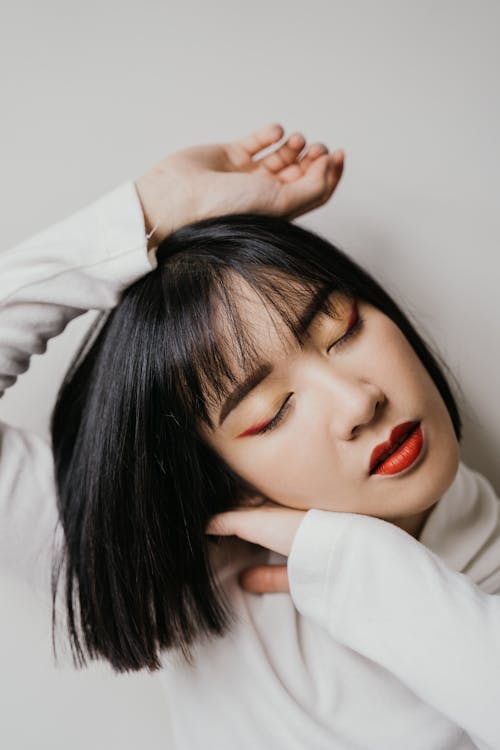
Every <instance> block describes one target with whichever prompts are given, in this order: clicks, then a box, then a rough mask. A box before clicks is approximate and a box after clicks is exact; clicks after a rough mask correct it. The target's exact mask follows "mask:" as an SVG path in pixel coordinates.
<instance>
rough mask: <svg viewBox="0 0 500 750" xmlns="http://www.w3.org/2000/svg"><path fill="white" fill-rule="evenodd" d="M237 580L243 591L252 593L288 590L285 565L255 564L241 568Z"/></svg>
mask: <svg viewBox="0 0 500 750" xmlns="http://www.w3.org/2000/svg"><path fill="white" fill-rule="evenodd" d="M238 581H239V584H240V586H241V587H242V588H243V589H245V591H250V592H251V593H253V594H264V593H269V592H278V591H290V586H289V583H288V570H287V566H286V565H256V566H255V567H253V568H247V569H246V570H243V571H242V572H241V573H240V574H239V576H238Z"/></svg>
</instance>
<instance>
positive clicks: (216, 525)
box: [205, 501, 305, 556]
mask: <svg viewBox="0 0 500 750" xmlns="http://www.w3.org/2000/svg"><path fill="white" fill-rule="evenodd" d="M304 515H305V511H304V510H297V509H295V508H288V507H287V506H283V505H277V504H276V503H273V502H272V501H266V502H265V503H264V504H262V505H259V506H257V507H250V508H241V509H238V510H228V511H225V512H223V513H217V514H216V515H214V516H212V517H211V518H210V519H209V522H208V524H207V526H206V527H205V532H206V533H207V534H217V535H219V536H237V537H239V538H240V539H244V540H246V541H247V542H251V543H252V544H258V545H260V546H261V547H266V548H267V549H270V550H273V552H278V554H280V555H285V556H287V555H288V554H289V552H290V549H291V546H292V541H293V538H294V536H295V533H296V531H297V529H298V527H299V525H300V523H301V522H302V519H303V517H304Z"/></svg>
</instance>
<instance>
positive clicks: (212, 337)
mask: <svg viewBox="0 0 500 750" xmlns="http://www.w3.org/2000/svg"><path fill="white" fill-rule="evenodd" d="M157 260H158V265H157V268H155V269H154V270H152V272H151V273H148V274H147V275H146V276H144V277H142V278H141V279H139V280H138V281H136V282H135V283H134V284H132V285H131V286H129V287H128V288H127V289H126V290H125V292H124V293H123V296H122V298H121V301H120V303H119V304H118V305H117V306H116V307H115V308H113V309H112V310H111V311H106V313H105V321H104V324H103V323H102V321H101V325H100V327H99V330H97V328H96V327H95V328H94V329H92V330H91V331H90V333H89V334H88V335H87V338H86V339H85V341H84V343H83V345H82V346H81V348H80V350H79V352H78V353H77V355H76V358H75V360H74V361H73V363H72V366H71V367H70V369H69V371H68V373H67V375H66V377H65V379H64V381H63V383H62V385H61V388H60V390H59V393H58V397H57V401H56V405H55V408H54V411H53V414H52V419H51V434H52V444H53V451H54V459H55V475H56V486H57V502H58V513H59V523H60V524H61V525H62V529H63V535H64V537H63V538H64V544H63V546H62V549H61V550H60V554H59V555H58V556H54V564H53V575H52V601H53V608H52V637H53V648H54V651H55V641H54V627H55V621H56V608H55V600H56V593H57V588H58V584H59V580H60V577H61V572H62V570H63V568H64V572H65V577H64V578H65V580H64V595H65V599H64V602H65V604H64V614H65V615H66V616H67V624H66V628H67V632H68V635H69V639H70V643H71V652H72V656H73V663H74V665H75V666H76V667H81V666H85V665H86V664H87V660H88V659H97V658H103V659H105V660H106V661H107V662H109V663H110V664H111V666H112V668H113V669H114V670H115V671H117V672H126V671H137V670H141V669H144V668H146V669H148V670H149V671H154V670H157V669H160V668H161V666H162V664H161V655H160V652H161V650H163V649H179V650H180V651H181V652H182V655H183V656H184V658H185V660H186V661H187V662H188V663H190V664H191V663H192V658H193V657H192V651H191V648H190V647H191V646H192V645H193V644H194V643H195V641H196V640H197V639H199V638H201V637H202V636H205V637H207V636H208V637H214V636H223V635H224V634H225V633H227V632H228V629H229V628H230V625H231V622H232V612H231V608H230V606H229V603H228V601H227V599H225V597H224V595H223V592H222V591H221V590H219V588H218V586H217V581H216V577H215V576H214V571H213V570H212V569H211V566H210V562H209V551H210V547H209V546H208V545H209V541H210V537H208V536H207V535H206V533H205V528H206V525H207V523H208V520H209V518H210V517H211V516H212V515H214V514H215V513H220V512H223V511H225V510H228V509H229V508H231V507H235V505H236V504H237V503H238V499H241V498H242V497H243V495H244V494H245V493H246V492H248V491H252V489H253V488H251V487H249V486H248V485H245V483H244V482H243V481H242V480H241V479H240V478H239V477H238V476H237V475H236V474H235V473H233V472H232V471H231V469H230V468H229V467H228V466H227V465H226V464H225V462H224V461H223V460H222V458H220V457H219V456H218V455H217V454H216V453H215V452H214V451H213V450H212V449H211V448H210V447H209V446H208V445H207V444H206V442H204V441H203V440H202V439H201V436H200V429H199V427H200V424H201V422H205V423H206V424H207V425H209V426H211V420H210V407H211V406H213V405H214V404H215V403H217V402H219V401H220V399H221V398H222V397H223V396H224V394H225V393H226V392H227V389H228V387H229V386H230V385H231V383H232V382H234V380H235V374H234V372H233V371H232V369H231V367H230V365H229V360H228V356H227V355H228V346H227V341H228V340H229V341H231V342H233V344H232V347H231V349H232V351H231V354H232V356H233V361H234V355H235V354H236V358H237V361H238V363H239V364H241V365H242V366H245V364H246V362H247V360H248V359H251V360H252V363H253V364H255V357H256V356H257V355H258V351H257V350H258V342H256V341H252V339H251V336H250V335H249V333H248V331H247V330H246V328H245V324H244V322H243V320H242V319H241V318H240V316H239V314H238V307H237V294H234V293H232V292H231V283H232V280H233V281H234V279H235V278H236V277H239V278H240V279H241V278H242V279H244V280H245V281H246V282H247V283H248V284H249V285H250V287H251V288H252V289H253V290H255V292H256V293H257V294H258V295H259V296H260V298H261V299H262V302H263V304H265V305H266V306H267V308H268V309H271V308H272V309H273V310H274V311H277V313H278V314H279V315H280V316H281V319H282V320H283V321H284V322H285V323H286V325H287V327H288V329H289V330H290V332H291V333H292V334H293V335H294V337H295V338H296V339H297V341H300V340H301V335H302V333H303V331H304V324H305V323H306V322H307V321H306V318H307V313H306V310H307V309H310V308H311V304H312V305H314V306H316V308H317V306H318V305H319V306H320V307H321V308H322V309H324V310H325V311H327V312H329V313H330V314H333V315H334V314H335V310H334V308H333V303H332V299H333V297H334V296H335V295H334V294H333V293H334V292H335V291H338V292H342V293H347V294H348V295H351V296H352V297H354V298H357V299H359V300H362V301H365V302H368V303H369V304H371V305H373V306H374V307H376V308H378V309H379V310H380V311H382V312H383V313H385V315H387V316H388V317H389V318H391V319H392V321H394V323H395V324H396V325H397V326H398V327H399V328H400V329H401V331H402V332H403V333H404V335H405V336H406V338H407V340H408V341H409V343H410V344H411V346H412V347H413V349H414V351H415V352H416V354H417V355H418V357H419V358H420V360H421V362H422V363H423V365H424V366H425V368H426V370H427V371H428V373H429V374H430V376H431V378H432V380H433V381H434V383H435V385H436V387H437V389H438V390H439V392H440V394H441V396H442V398H443V400H444V403H445V404H446V406H447V409H448V412H449V414H450V417H451V420H452V423H453V427H454V431H455V434H456V437H457V439H458V440H460V439H461V420H460V415H459V412H458V409H457V405H456V403H455V400H454V397H453V395H452V392H451V390H450V387H449V385H448V383H447V381H446V379H445V376H444V375H443V372H442V370H441V367H440V365H439V364H438V362H437V358H436V355H433V354H432V353H431V350H430V348H429V346H428V345H426V344H425V343H424V341H423V340H422V338H421V337H420V336H419V334H418V333H417V331H416V330H415V328H414V327H413V325H412V324H411V322H410V321H409V319H408V318H407V317H406V315H405V314H404V312H402V310H401V309H400V308H399V307H398V305H397V304H396V302H395V301H394V300H393V299H392V298H391V297H390V296H389V294H387V293H386V292H385V291H384V290H383V289H382V287H381V286H380V285H379V284H378V283H377V281H376V280H375V279H374V278H372V276H371V275H370V274H369V273H367V272H366V271H364V270H363V269H362V268H361V267H360V266H359V265H358V264H357V263H356V262H355V261H354V260H352V259H351V258H349V257H348V256H347V255H346V254H345V253H344V252H343V251H341V250H340V249H338V248H337V247H335V246H334V245H332V244H331V243H330V242H328V241H326V240H325V239H322V238H321V237H319V236H318V235H316V234H314V233H312V232H310V231H307V230H306V229H303V228H301V227H299V226H297V225H296V224H292V223H290V222H289V221H287V220H284V219H278V218H272V217H268V216H260V215H248V214H247V215H234V216H225V217H218V218H211V219H206V220H203V221H200V222H197V223H195V224H191V225H189V226H185V227H183V228H181V229H179V230H177V231H175V232H174V233H172V234H171V235H170V236H169V237H167V238H166V239H165V240H164V241H163V242H162V243H161V244H160V245H159V247H158V252H157ZM332 295H333V296H332ZM221 310H222V312H223V318H224V321H225V322H227V323H228V325H229V329H230V337H229V339H227V338H226V339H225V341H223V340H222V338H221V334H220V331H218V330H217V326H216V321H215V312H216V311H219V312H220V311H221ZM106 314H107V317H106ZM98 322H99V321H98ZM444 367H446V366H445V365H444Z"/></svg>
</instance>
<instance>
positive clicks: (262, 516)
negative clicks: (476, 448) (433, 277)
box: [136, 124, 459, 593]
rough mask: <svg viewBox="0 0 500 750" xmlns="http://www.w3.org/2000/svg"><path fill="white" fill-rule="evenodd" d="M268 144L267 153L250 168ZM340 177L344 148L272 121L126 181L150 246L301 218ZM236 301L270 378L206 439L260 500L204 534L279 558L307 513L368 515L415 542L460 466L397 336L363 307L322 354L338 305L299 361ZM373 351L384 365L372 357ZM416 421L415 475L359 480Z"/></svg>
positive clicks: (247, 582) (333, 332)
mask: <svg viewBox="0 0 500 750" xmlns="http://www.w3.org/2000/svg"><path fill="white" fill-rule="evenodd" d="M273 144H276V148H275V149H274V152H273V153H271V154H270V155H267V156H265V157H263V158H260V157H259V152H260V151H261V150H262V149H264V148H267V147H269V146H270V147H272V146H273ZM343 166H344V154H343V152H342V151H341V150H337V151H335V152H333V154H330V153H329V151H328V149H327V147H326V146H325V145H324V144H322V143H316V144H313V145H311V146H308V145H307V144H306V141H305V139H304V138H303V136H302V135H301V134H299V133H294V134H292V135H291V136H290V137H288V138H284V137H283V129H282V127H281V126H279V125H274V124H273V125H269V126H265V127H264V128H262V129H261V130H259V131H256V132H255V133H252V134H250V135H248V136H246V137H244V138H242V139H240V140H237V141H234V142H232V143H225V144H215V145H209V146H197V147H194V148H190V149H185V150H183V151H180V152H178V153H176V154H172V155H170V156H167V157H166V158H165V159H163V160H162V161H161V162H160V163H159V164H158V165H156V166H155V167H153V168H152V169H151V170H150V171H149V172H147V173H146V174H145V175H143V176H142V177H141V178H139V179H138V180H137V181H136V188H137V192H138V195H139V198H140V200H141V203H142V206H143V211H144V217H145V224H146V229H147V230H148V231H150V230H151V229H153V227H155V226H156V230H155V232H154V234H153V236H152V238H151V240H150V242H149V248H151V247H154V246H155V245H156V244H158V242H159V241H161V240H162V239H163V238H164V237H166V236H167V235H168V234H169V233H170V232H172V231H173V230H174V229H176V228H178V227H180V226H182V225H184V224H187V223H190V222H192V221H195V220H197V219H202V218H206V217H209V216H216V215H221V214H228V213H240V212H254V213H266V214H271V215H277V216H284V217H287V218H295V217H296V216H300V215H301V214H303V213H305V212H307V211H309V210H311V209H313V208H316V207H318V206H320V205H322V204H324V203H325V202H326V201H327V200H328V199H329V198H330V197H331V195H332V194H333V192H334V190H335V188H336V187H337V185H338V182H339V180H340V178H341V176H342V171H343ZM242 291H243V292H245V290H241V289H239V290H238V293H239V298H240V299H241V300H242V304H243V306H244V308H245V306H246V312H247V314H248V315H249V316H250V319H251V320H252V322H253V324H254V325H255V334H256V336H257V337H258V339H259V340H262V341H265V342H267V346H268V351H267V354H268V355H269V359H270V360H272V361H273V364H274V365H275V372H274V373H273V375H272V377H270V378H268V379H266V382H265V383H264V384H263V385H261V386H260V387H259V388H258V389H256V391H255V393H253V394H250V396H249V397H248V398H247V399H245V400H244V401H243V402H242V403H241V404H240V405H239V406H238V407H237V408H236V409H234V410H233V412H232V413H231V414H230V415H229V416H228V418H227V420H225V422H224V423H223V425H222V426H221V427H220V428H218V429H217V430H216V431H215V432H214V433H211V434H207V435H205V437H206V439H207V441H208V442H209V443H211V444H212V445H213V446H214V447H215V449H216V450H217V451H218V452H219V453H220V454H221V455H222V456H223V457H224V458H225V459H226V461H228V463H229V464H230V465H231V466H233V467H234V468H235V469H236V470H237V471H238V472H239V473H240V474H241V475H242V476H243V477H245V478H247V479H249V480H250V481H251V482H252V484H253V485H254V486H256V487H259V490H260V491H261V493H262V494H261V495H258V496H256V497H254V498H248V502H247V503H246V505H247V506H248V507H239V508H238V509H235V510H232V511H229V512H227V513H223V514H219V515H217V516H214V517H213V518H212V519H211V521H210V523H209V525H208V526H207V533H213V534H218V535H236V536H238V537H240V538H242V539H245V540H247V541H249V542H252V543H255V544H258V545H261V546H263V547H266V548H268V549H271V550H274V551H276V552H278V553H280V554H282V555H285V556H288V555H289V553H290V549H291V545H292V542H293V539H294V536H295V534H296V532H297V529H298V527H299V525H300V523H301V521H302V520H303V517H304V515H305V513H306V512H307V510H308V509H309V508H313V507H314V508H320V509H325V510H330V511H344V512H354V513H364V514H367V515H374V516H377V517H379V518H382V519H385V520H388V521H389V522H391V523H395V524H396V525H398V526H400V527H401V528H403V529H405V530H406V531H408V533H410V534H412V535H413V536H415V537H418V534H419V532H420V530H421V528H422V525H423V523H425V520H426V518H427V516H428V514H429V513H430V512H431V510H432V508H433V507H434V505H435V503H436V502H437V501H438V500H439V497H440V495H441V494H442V493H443V492H444V491H445V489H446V488H447V487H448V486H449V484H450V482H451V481H452V478H453V476H454V474H455V471H456V468H457V466H458V460H459V459H458V445H457V442H456V439H455V435H454V433H453V430H452V425H451V420H450V418H449V415H448V412H447V411H446V407H445V405H444V402H443V401H442V399H441V397H440V394H439V392H438V391H437V389H436V387H435V386H434V383H433V382H432V380H431V379H430V377H429V376H428V375H427V373H426V371H425V369H424V368H423V366H422V365H421V363H420V361H419V360H418V358H417V357H416V355H415V354H414V352H413V350H412V349H411V347H410V345H409V343H408V342H407V341H406V339H405V337H404V336H403V335H402V334H401V332H400V331H399V329H398V328H397V326H395V324H393V323H392V321H391V320H390V319H388V318H387V317H386V316H384V315H382V314H381V313H380V312H379V311H377V310H376V309H375V308H371V307H370V306H369V305H364V306H362V305H360V310H361V308H362V313H363V316H364V317H365V319H366V324H365V329H364V330H363V331H362V332H361V333H360V334H359V338H358V339H354V340H353V341H352V343H350V344H348V345H346V347H345V348H344V349H343V350H342V353H340V350H339V351H338V352H337V351H336V350H335V349H332V350H331V352H332V353H330V350H329V347H330V346H331V345H332V344H333V342H334V341H335V340H337V339H339V338H340V337H341V336H342V335H343V334H344V333H345V327H346V320H347V317H346V316H347V312H348V308H347V301H346V300H343V301H342V300H340V302H341V303H343V304H344V308H345V309H344V314H343V315H341V316H340V318H339V319H338V320H335V321H334V320H332V319H331V318H330V319H326V318H321V319H319V320H318V321H315V323H314V325H313V326H312V327H311V330H310V331H309V338H308V340H307V342H306V346H305V347H304V348H303V349H301V350H300V351H297V350H296V349H293V346H292V345H291V344H292V342H290V341H288V342H287V339H286V335H283V332H281V333H280V332H279V322H278V332H277V329H276V327H275V326H274V325H273V323H276V321H271V320H270V318H269V315H268V314H267V312H266V311H265V309H264V308H263V307H262V305H261V304H259V303H258V301H256V300H255V299H252V294H251V293H250V292H248V293H246V294H245V293H244V294H241V292H242ZM341 308H342V304H341ZM273 335H274V338H273ZM276 336H277V338H276ZM283 341H285V343H288V344H290V346H289V347H288V348H287V347H286V346H285V347H283ZM381 346H383V347H384V351H385V352H386V354H387V353H388V356H386V357H385V358H381V357H380V356H378V354H379V352H380V347H381ZM327 350H328V351H327ZM384 363H385V365H384ZM290 392H293V397H292V398H293V405H292V411H291V413H290V414H289V415H288V416H287V419H286V420H283V422H282V423H281V424H280V426H279V427H277V429H276V430H274V431H273V432H269V433H267V434H265V435H251V436H248V437H244V438H238V437H237V436H238V435H239V434H240V433H241V432H242V431H243V430H244V429H247V428H248V427H250V426H251V424H252V423H253V422H255V421H262V419H264V418H265V419H267V418H269V419H270V418H272V417H273V416H274V414H275V413H276V411H277V410H278V408H279V406H280V405H281V404H282V402H283V401H284V399H285V397H286V395H287V394H289V393H290ZM413 418H419V419H422V424H423V427H424V428H425V434H426V440H427V442H428V452H427V454H426V456H425V460H424V461H422V464H421V467H419V469H416V470H414V471H413V472H411V473H410V474H408V475H406V476H401V477H399V478H397V479H394V478H392V479H386V478H381V477H368V476H366V470H367V461H368V457H369V452H370V451H371V449H372V447H373V446H374V445H375V444H376V443H379V442H380V441H382V440H385V439H386V438H387V436H388V433H389V432H390V430H391V429H392V427H394V425H395V424H398V423H400V422H402V421H405V420H406V419H413ZM298 436H299V437H300V439H298ZM305 437H307V440H305V439H304V438H305ZM297 446H300V451H298V450H297ZM304 446H307V448H308V450H307V451H306V453H305V455H304V450H303V449H304ZM294 450H297V452H296V454H294V452H293V451H294ZM280 456H281V462H280ZM285 458H286V461H285ZM291 466H293V467H294V472H293V474H292V473H290V467H291ZM263 478H264V479H263ZM377 483H378V484H377ZM251 506H254V507H251ZM240 583H241V585H242V586H243V588H245V589H246V590H248V591H252V592H255V593H261V592H270V591H288V590H289V586H288V577H287V568H286V566H259V567H254V568H251V569H249V570H248V571H245V572H244V573H243V575H242V577H241V578H240Z"/></svg>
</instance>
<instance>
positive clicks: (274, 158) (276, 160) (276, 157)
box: [259, 133, 306, 173]
mask: <svg viewBox="0 0 500 750" xmlns="http://www.w3.org/2000/svg"><path fill="white" fill-rule="evenodd" d="M305 144H306V139H305V138H304V136H303V135H302V134H301V133H292V135H291V136H290V137H289V138H287V140H286V141H285V143H283V145H281V146H280V147H279V148H278V149H276V151H273V152H272V154H268V155H267V156H264V157H263V158H262V159H260V160H259V166H262V167H265V168H266V169H267V170H268V171H269V172H273V173H276V172H281V170H283V169H285V168H286V167H288V166H289V165H290V164H294V163H295V162H296V161H297V157H298V155H299V154H300V152H301V151H302V149H303V148H304V146H305Z"/></svg>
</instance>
